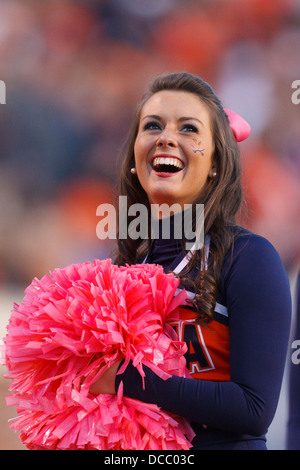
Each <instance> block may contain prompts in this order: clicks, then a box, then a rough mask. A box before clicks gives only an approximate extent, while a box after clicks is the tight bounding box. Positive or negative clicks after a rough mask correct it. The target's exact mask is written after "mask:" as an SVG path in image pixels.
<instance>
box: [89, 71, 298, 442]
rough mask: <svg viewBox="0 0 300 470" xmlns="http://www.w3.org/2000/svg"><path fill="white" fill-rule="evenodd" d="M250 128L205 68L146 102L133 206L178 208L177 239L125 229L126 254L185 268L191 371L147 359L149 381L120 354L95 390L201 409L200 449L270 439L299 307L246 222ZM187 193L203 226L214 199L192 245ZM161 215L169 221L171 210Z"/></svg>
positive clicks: (131, 149)
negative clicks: (157, 368)
mask: <svg viewBox="0 0 300 470" xmlns="http://www.w3.org/2000/svg"><path fill="white" fill-rule="evenodd" d="M249 131H250V129H249V125H248V124H247V123H246V122H245V121H244V120H243V119H242V118H241V117H240V116H238V115H236V114H235V113H233V112H231V111H228V110H225V109H224V108H223V106H222V104H221V102H220V100H219V99H218V98H217V96H216V95H215V93H214V91H213V90H212V88H211V87H210V86H209V85H208V84H207V83H206V82H204V81H203V80H202V79H200V78H199V77H195V76H194V75H191V74H188V73H174V74H169V75H163V76H160V77H157V78H156V79H155V80H154V81H153V82H152V84H151V86H150V89H149V91H148V92H147V93H146V95H145V96H144V98H143V99H142V101H141V103H140V104H139V106H138V108H137V112H136V116H135V119H134V122H133V126H132V130H131V134H130V140H129V145H128V150H127V153H126V155H125V158H124V164H123V168H122V173H121V191H120V192H121V195H122V196H127V199H126V200H127V208H126V211H128V208H130V207H133V206H134V205H135V204H137V203H140V204H143V205H144V206H145V207H147V209H148V214H150V213H151V211H150V205H152V204H159V205H163V204H165V205H166V206H169V207H170V206H171V205H173V204H174V206H176V207H177V211H178V212H177V213H176V214H175V215H176V217H175V216H173V217H172V216H171V217H170V223H171V232H170V236H169V238H168V239H167V240H166V239H164V238H163V237H159V238H158V239H154V240H153V239H151V234H150V233H149V236H148V237H145V239H141V238H139V239H131V238H130V237H127V238H126V239H124V238H122V237H120V236H119V237H118V252H117V256H116V260H115V262H116V264H119V265H125V264H126V263H128V264H135V263H140V262H142V261H143V260H144V262H145V263H153V264H160V265H162V266H163V268H164V271H165V272H168V271H171V272H173V273H175V274H176V276H178V277H179V280H180V285H179V291H180V290H182V289H183V288H185V289H186V296H187V297H186V304H185V305H184V306H181V307H180V312H179V320H178V321H177V320H176V321H174V322H172V324H171V326H172V327H173V328H174V330H175V331H176V333H177V336H178V340H179V341H183V342H185V343H186V346H187V352H186V353H185V359H186V364H187V367H188V369H189V372H190V377H177V376H175V375H172V377H170V378H168V379H167V380H164V379H162V378H160V377H158V376H157V375H156V374H155V373H154V372H152V371H151V370H150V369H149V368H147V367H145V374H146V377H145V380H144V385H145V387H143V385H142V381H141V377H140V376H139V373H138V372H137V369H136V367H135V365H134V364H133V363H131V362H129V364H128V365H127V367H126V369H125V370H124V367H122V369H119V371H120V370H122V373H117V374H116V369H117V368H118V366H119V362H117V363H116V364H114V368H111V369H109V370H108V371H107V372H106V373H105V374H104V375H103V376H102V377H101V379H100V380H99V381H98V382H95V384H94V385H93V393H95V394H98V393H102V390H103V388H102V387H104V386H105V387H107V386H108V387H109V390H110V393H112V394H114V393H116V391H117V390H118V387H119V386H120V384H121V383H122V387H123V391H124V395H125V396H127V397H130V398H135V399H138V400H141V401H143V402H145V403H154V404H156V405H157V406H159V407H160V408H161V409H162V410H165V411H168V412H170V413H174V414H176V415H178V416H181V417H184V418H186V419H188V420H190V421H191V425H192V427H193V429H194V432H195V434H196V435H195V438H194V439H193V441H192V445H193V448H194V449H232V450H244V449H245V450H247V449H250V450H256V449H266V437H265V434H266V431H267V429H268V427H269V425H270V423H271V421H272V419H273V416H274V413H275V410H276V407H277V402H278V397H279V393H280V387H281V381H282V376H283V370H284V365H285V357H286V352H287V345H288V338H289V328H290V316H291V299H290V290H289V283H288V279H287V276H286V273H285V271H284V268H283V265H282V262H281V260H280V258H279V256H278V254H277V252H276V250H275V249H274V247H273V246H272V245H271V244H270V243H269V242H268V241H267V240H266V239H264V238H262V237H260V236H257V235H255V234H253V233H250V232H249V231H247V230H245V229H244V228H242V227H240V226H238V225H237V223H236V216H237V213H238V211H239V209H240V206H241V203H242V188H241V165H240V158H239V147H238V144H237V142H240V141H241V140H244V139H245V138H246V137H247V136H248V135H249ZM185 204H190V205H191V206H192V222H193V227H192V228H194V227H195V226H196V223H197V214H196V211H195V210H194V209H195V208H196V207H197V205H199V204H203V205H204V245H203V246H201V247H197V248H195V249H193V248H192V249H191V250H190V251H189V252H187V251H186V250H185V242H186V240H185V234H183V235H182V239H181V240H177V239H176V237H175V233H176V220H180V215H183V212H184V211H183V209H184V205H185ZM123 209H124V208H123ZM175 212H176V211H175ZM128 213H129V211H128ZM178 216H179V218H178ZM157 222H158V224H159V225H160V228H161V227H162V225H163V222H164V218H163V216H161V218H160V219H159V220H158V221H157ZM127 223H128V226H129V225H130V218H128V221H127ZM149 226H150V224H149ZM105 390H107V388H105Z"/></svg>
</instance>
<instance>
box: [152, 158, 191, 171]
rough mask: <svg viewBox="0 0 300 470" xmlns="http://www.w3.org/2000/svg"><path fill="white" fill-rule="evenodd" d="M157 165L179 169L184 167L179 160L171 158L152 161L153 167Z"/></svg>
mask: <svg viewBox="0 0 300 470" xmlns="http://www.w3.org/2000/svg"><path fill="white" fill-rule="evenodd" d="M157 165H173V166H175V167H176V168H180V169H182V168H183V166H184V165H183V163H182V162H181V161H180V160H178V159H177V158H172V157H155V158H154V160H153V166H154V167H155V166H157Z"/></svg>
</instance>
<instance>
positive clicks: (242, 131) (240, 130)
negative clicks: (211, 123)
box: [224, 108, 251, 142]
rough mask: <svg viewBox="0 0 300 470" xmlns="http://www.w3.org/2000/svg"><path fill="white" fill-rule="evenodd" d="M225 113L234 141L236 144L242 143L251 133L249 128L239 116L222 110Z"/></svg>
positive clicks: (227, 110)
mask: <svg viewBox="0 0 300 470" xmlns="http://www.w3.org/2000/svg"><path fill="white" fill-rule="evenodd" d="M224 111H225V113H226V114H227V116H228V119H229V125H230V127H231V130H232V132H233V134H234V137H235V140H236V141H237V142H242V141H243V140H246V139H247V137H249V134H250V132H251V127H250V125H249V124H248V122H247V121H245V119H243V118H242V117H241V116H240V115H239V114H237V113H234V112H233V111H230V110H229V109H225V108H224Z"/></svg>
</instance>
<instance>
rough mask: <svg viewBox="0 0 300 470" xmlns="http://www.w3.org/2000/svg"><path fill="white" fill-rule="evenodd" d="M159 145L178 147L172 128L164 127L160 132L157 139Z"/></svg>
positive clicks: (161, 146)
mask: <svg viewBox="0 0 300 470" xmlns="http://www.w3.org/2000/svg"><path fill="white" fill-rule="evenodd" d="M156 144H157V147H160V148H163V147H172V148H173V147H176V146H177V140H176V136H175V134H174V132H172V131H171V130H170V129H164V130H163V131H162V132H161V133H160V134H159V137H158V139H157V142H156Z"/></svg>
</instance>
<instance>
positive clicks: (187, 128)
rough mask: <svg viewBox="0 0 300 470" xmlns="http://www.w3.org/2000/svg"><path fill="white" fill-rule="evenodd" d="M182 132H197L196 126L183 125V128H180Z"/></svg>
mask: <svg viewBox="0 0 300 470" xmlns="http://www.w3.org/2000/svg"><path fill="white" fill-rule="evenodd" d="M182 130H183V131H184V132H198V129H197V127H196V126H193V124H185V125H184V126H183V127H182Z"/></svg>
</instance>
